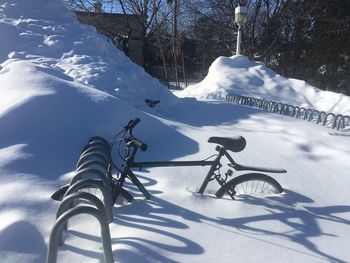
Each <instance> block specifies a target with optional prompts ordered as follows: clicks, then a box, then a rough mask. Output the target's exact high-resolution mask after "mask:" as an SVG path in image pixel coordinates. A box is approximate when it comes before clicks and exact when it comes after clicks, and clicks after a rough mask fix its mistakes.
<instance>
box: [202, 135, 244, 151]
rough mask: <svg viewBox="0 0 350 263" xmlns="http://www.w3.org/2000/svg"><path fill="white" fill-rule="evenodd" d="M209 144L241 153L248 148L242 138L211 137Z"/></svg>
mask: <svg viewBox="0 0 350 263" xmlns="http://www.w3.org/2000/svg"><path fill="white" fill-rule="evenodd" d="M208 142H210V143H216V144H219V145H222V146H223V147H224V148H226V149H227V150H230V151H233V152H241V151H243V149H244V148H245V146H246V141H245V139H244V137H242V136H235V137H210V138H209V139H208Z"/></svg>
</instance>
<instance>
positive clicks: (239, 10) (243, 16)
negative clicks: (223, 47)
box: [235, 6, 248, 55]
mask: <svg viewBox="0 0 350 263" xmlns="http://www.w3.org/2000/svg"><path fill="white" fill-rule="evenodd" d="M247 17H248V9H247V8H246V7H244V6H238V7H236V8H235V23H236V24H237V25H238V33H237V47H236V55H240V54H241V40H242V25H243V24H244V23H245V22H247Z"/></svg>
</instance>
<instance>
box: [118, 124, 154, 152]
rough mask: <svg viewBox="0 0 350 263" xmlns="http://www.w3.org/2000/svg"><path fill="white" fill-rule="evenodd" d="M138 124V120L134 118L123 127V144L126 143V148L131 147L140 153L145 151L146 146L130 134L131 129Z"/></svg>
mask: <svg viewBox="0 0 350 263" xmlns="http://www.w3.org/2000/svg"><path fill="white" fill-rule="evenodd" d="M139 122H140V119H139V118H135V119H133V120H130V121H129V122H128V124H127V125H126V126H125V127H124V129H125V130H126V135H125V137H124V140H125V142H126V143H127V146H132V147H134V148H137V149H140V150H141V151H143V152H144V151H146V150H147V147H148V146H147V144H146V143H144V142H143V141H141V140H139V139H137V138H136V137H134V135H133V134H132V129H133V128H134V127H135V126H136V125H137V124H138V123H139Z"/></svg>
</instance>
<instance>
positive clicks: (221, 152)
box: [122, 146, 281, 199]
mask: <svg viewBox="0 0 350 263" xmlns="http://www.w3.org/2000/svg"><path fill="white" fill-rule="evenodd" d="M215 150H216V151H218V155H217V156H216V158H215V160H212V161H206V160H202V161H153V162H134V156H135V153H136V151H135V152H133V153H132V154H131V156H130V158H128V159H127V160H126V166H125V169H124V171H123V173H122V174H123V175H122V176H123V178H125V177H126V176H128V177H129V178H130V179H131V181H132V182H133V183H134V184H136V185H137V186H138V188H139V189H140V191H141V192H142V193H143V194H144V195H145V197H146V198H147V199H148V198H149V197H150V194H149V193H148V191H147V190H146V189H145V188H144V187H143V185H142V184H141V182H140V181H139V180H138V179H137V177H136V176H135V174H134V173H133V172H132V170H131V168H139V169H142V168H151V167H177V166H210V169H209V171H208V173H207V175H206V177H205V178H204V181H203V183H202V185H201V187H200V188H199V190H198V193H200V194H203V192H204V190H205V189H206V187H207V185H208V183H209V182H210V181H211V180H213V176H214V175H215V174H214V172H215V171H216V170H217V169H219V168H220V167H221V163H220V160H221V158H222V157H223V156H225V157H226V158H227V159H228V160H229V161H230V162H231V165H230V167H232V168H233V169H235V170H236V171H238V170H244V168H248V169H247V170H252V169H253V170H254V167H246V166H242V165H239V164H237V163H236V162H235V161H234V160H233V158H232V157H231V156H230V154H229V153H228V152H227V150H226V149H225V148H224V147H220V146H217V147H216V149H215ZM237 167H239V169H236V168H237ZM259 171H260V170H259ZM276 172H277V171H276ZM278 172H281V171H278ZM218 182H219V181H218ZM219 184H220V182H219Z"/></svg>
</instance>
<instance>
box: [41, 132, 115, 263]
mask: <svg viewBox="0 0 350 263" xmlns="http://www.w3.org/2000/svg"><path fill="white" fill-rule="evenodd" d="M88 176H89V177H91V176H92V177H97V178H98V179H86V177H88ZM111 183H112V164H111V158H110V146H109V143H108V142H107V141H106V140H105V139H104V138H102V137H98V136H96V137H92V138H90V139H89V142H88V144H87V145H86V146H85V147H84V148H83V150H82V152H81V154H80V157H79V159H78V162H77V164H76V174H75V175H74V177H73V178H72V179H71V181H70V185H69V188H68V190H67V191H66V193H65V195H64V198H63V200H62V202H61V204H60V205H59V207H58V210H57V214H56V219H57V220H56V223H55V225H54V227H53V230H52V232H51V235H50V240H49V249H48V254H47V263H55V262H56V260H57V250H58V246H59V245H60V244H63V239H62V231H63V229H65V228H67V223H68V220H69V219H70V218H71V217H73V216H75V215H78V214H90V215H92V216H94V217H95V218H97V220H98V221H99V223H100V225H101V236H102V243H103V251H104V259H105V262H107V263H111V262H114V260H113V253H112V247H111V237H110V232H109V226H108V223H111V222H112V221H113V211H112V208H113V203H112V189H111ZM87 188H96V189H98V190H100V192H101V193H102V196H103V202H102V201H101V199H99V198H98V197H97V196H95V195H93V194H91V193H88V192H83V191H79V190H84V189H87ZM79 200H80V201H81V200H85V201H87V202H88V204H89V205H93V206H95V207H92V206H86V205H85V206H84V205H81V202H80V203H79V202H78V201H79ZM76 205H78V206H76Z"/></svg>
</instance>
